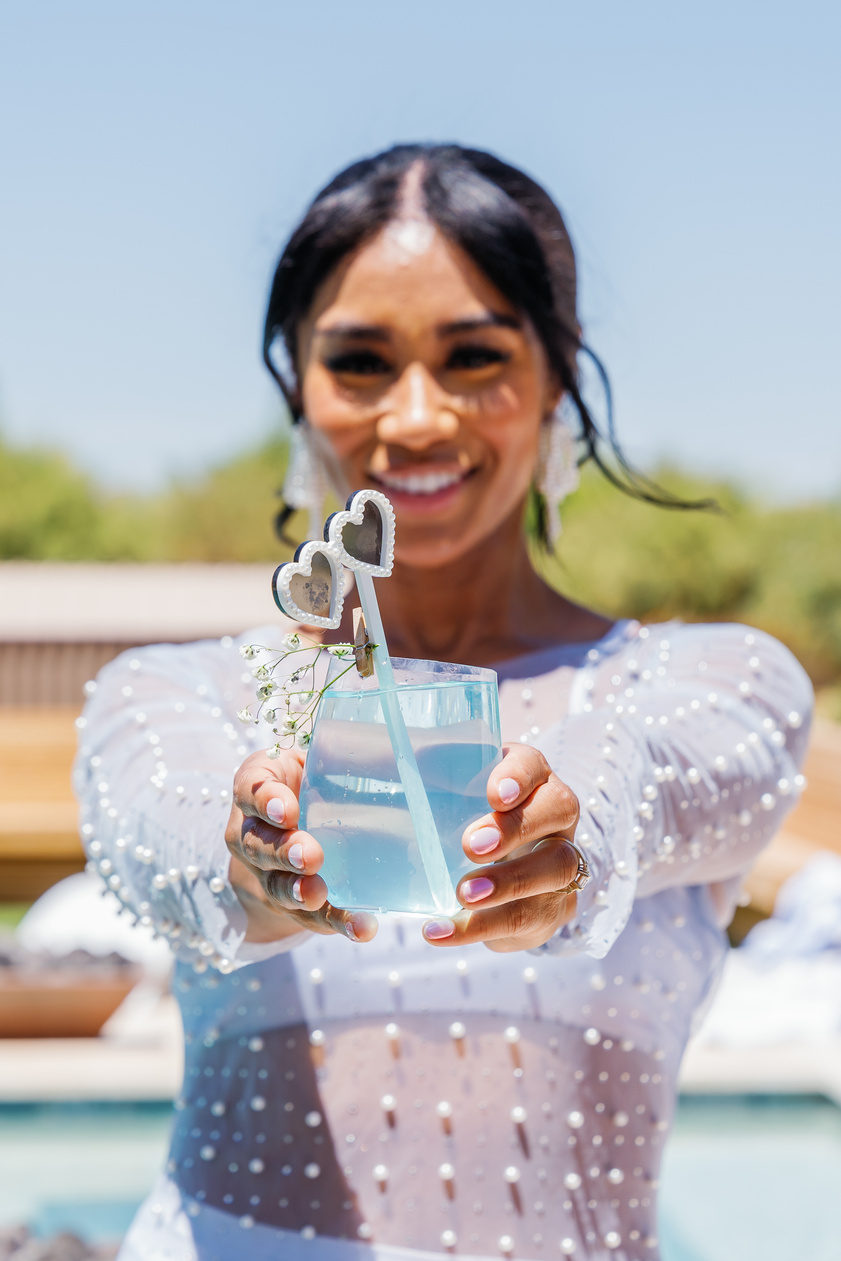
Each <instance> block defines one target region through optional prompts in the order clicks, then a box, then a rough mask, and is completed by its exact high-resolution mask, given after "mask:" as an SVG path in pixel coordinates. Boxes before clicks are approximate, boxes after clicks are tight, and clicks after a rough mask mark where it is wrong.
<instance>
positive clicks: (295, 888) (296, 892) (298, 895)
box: [292, 876, 304, 902]
mask: <svg viewBox="0 0 841 1261" xmlns="http://www.w3.org/2000/svg"><path fill="white" fill-rule="evenodd" d="M303 878H304V877H303V876H299V877H298V879H297V880H296V881H295V882H294V884H293V885H292V896H293V898H294V899H295V901H296V902H303V900H304V895H303V893H302V892H301V881H302V880H303Z"/></svg>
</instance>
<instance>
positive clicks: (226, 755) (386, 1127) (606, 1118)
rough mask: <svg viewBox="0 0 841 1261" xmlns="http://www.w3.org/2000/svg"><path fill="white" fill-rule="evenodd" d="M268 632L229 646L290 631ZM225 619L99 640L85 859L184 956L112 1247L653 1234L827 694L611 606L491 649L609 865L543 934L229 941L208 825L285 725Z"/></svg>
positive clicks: (496, 1246)
mask: <svg viewBox="0 0 841 1261" xmlns="http://www.w3.org/2000/svg"><path fill="white" fill-rule="evenodd" d="M282 633H283V632H282V631H279V630H278V629H277V628H274V629H272V628H262V629H260V630H258V631H254V632H251V633H249V634H248V635H247V636H244V637H243V641H242V642H258V643H264V644H269V645H275V644H277V643H278V642H279V640H280V636H281V635H282ZM238 644H239V641H237V642H232V641H230V640H222V641H221V642H219V641H214V642H206V643H199V644H191V645H186V646H185V645H176V646H173V645H161V646H158V647H152V648H146V649H143V650H140V651H136V652H133V653H128V654H124V655H123V656H122V657H120V658H118V659H117V660H116V661H115V662H113V663H112V664H111V665H109V666H107V667H106V668H105V669H104V670H103V671H102V673H101V674H100V676H99V679H98V682H97V684H96V687H95V690H94V691H93V692H92V695H91V697H90V700H89V702H88V705H87V707H86V710H85V714H84V717H83V719H82V720H80V721H81V724H82V730H81V742H80V743H81V747H80V753H79V757H78V761H77V766H76V787H77V791H78V795H79V798H80V800H81V803H82V825H83V835H84V840H85V843H86V847H87V851H88V854H89V857H90V859H91V862H92V863H93V864H95V866H96V869H97V870H98V871H99V872H100V873H101V875H102V877H103V879H104V880H105V881H106V882H107V883H108V885H109V886H110V887H111V888H113V889H115V890H116V891H117V894H118V896H119V897H120V898H121V900H122V901H123V902H124V904H125V906H126V908H127V913H131V914H133V915H135V916H137V917H138V918H140V919H141V920H142V921H143V922H145V923H152V924H154V925H155V926H156V927H157V929H158V930H159V931H160V932H161V933H162V934H164V935H166V936H167V937H168V938H169V940H170V942H171V945H172V948H173V951H174V952H175V954H176V956H177V965H176V970H175V977H174V988H175V993H176V994H177V997H178V999H179V1002H180V1004H181V1009H182V1013H183V1019H184V1030H185V1038H186V1043H187V1048H186V1052H187V1053H186V1069H185V1078H184V1086H183V1090H182V1092H181V1095H180V1097H179V1099H178V1100H177V1102H176V1105H175V1108H176V1111H175V1115H174V1123H173V1131H172V1145H171V1151H170V1158H169V1162H168V1164H167V1167H166V1169H165V1171H163V1172H162V1174H161V1178H160V1181H159V1182H158V1184H157V1185H156V1187H155V1188H154V1189H153V1191H152V1194H151V1195H150V1196H149V1198H148V1199H147V1201H146V1202H145V1204H144V1205H143V1207H142V1208H141V1210H140V1211H139V1213H138V1216H137V1218H136V1220H135V1223H134V1225H133V1227H132V1229H131V1231H130V1232H129V1235H128V1237H127V1239H126V1240H125V1242H124V1244H123V1249H122V1251H121V1253H120V1257H121V1259H122V1261H139V1259H140V1258H143V1259H144V1261H148V1259H149V1258H155V1259H157V1258H162V1259H163V1258H172V1259H175V1258H183V1259H184V1261H196V1259H197V1258H201V1261H205V1259H206V1261H211V1259H217V1258H218V1261H233V1259H234V1258H236V1259H237V1261H241V1259H243V1258H247V1259H248V1261H258V1259H259V1261H262V1258H269V1257H271V1258H276V1257H278V1256H282V1257H289V1258H293V1259H295V1261H297V1258H299V1257H300V1258H302V1259H303V1258H311V1259H312V1261H334V1259H335V1261H345V1259H347V1261H354V1259H356V1258H359V1261H367V1258H368V1257H369V1256H370V1257H371V1258H372V1261H373V1259H377V1261H396V1259H397V1258H404V1259H408V1258H414V1257H417V1256H419V1255H420V1254H427V1255H428V1256H433V1255H438V1256H442V1255H444V1256H446V1255H450V1256H458V1255H462V1256H468V1257H494V1258H500V1257H509V1256H510V1257H514V1258H531V1259H534V1261H542V1259H543V1258H557V1257H559V1256H561V1257H563V1256H574V1257H576V1258H590V1259H592V1258H598V1259H601V1258H608V1257H610V1258H621V1259H623V1261H637V1259H640V1261H642V1259H645V1261H656V1257H657V1255H658V1247H657V1237H656V1203H657V1195H656V1189H657V1179H658V1170H659V1165H660V1159H661V1155H662V1151H663V1144H664V1143H665V1142H666V1140H667V1138H668V1133H669V1128H670V1124H671V1120H672V1114H673V1111H674V1106H675V1093H676V1078H677V1072H678V1067H679V1064H680V1059H681V1054H682V1052H683V1049H684V1046H685V1043H686V1040H687V1037H688V1035H689V1033H690V1031H691V1028H692V1024H693V1020H694V1019H696V1018H697V1016H698V1013H699V1012H700V1011H701V1010H702V1009H703V1007H704V1005H705V1003H706V1002H707V1001H708V999H709V997H710V995H711V993H712V991H713V989H714V986H715V984H716V981H717V978H718V975H719V972H720V969H721V965H722V961H723V958H724V953H725V949H726V939H725V936H724V932H723V927H724V926H725V925H726V924H727V922H728V920H729V918H730V916H731V914H732V910H733V908H734V905H735V901H736V898H737V896H738V891H739V884H740V879H741V877H742V875H743V873H744V872H745V871H746V869H747V868H748V867H749V866H750V864H751V862H752V861H753V859H754V858H755V857H756V855H757V853H758V852H759V850H760V849H761V848H762V846H763V845H764V844H765V843H766V841H767V840H768V839H769V838H770V837H771V835H772V834H773V832H774V831H775V829H776V828H777V827H778V826H779V824H780V821H781V819H782V818H783V817H784V815H785V814H786V812H787V811H788V810H789V809H790V808H791V806H792V804H793V803H794V801H795V799H796V796H797V792H798V789H799V787H800V786H801V785H802V782H803V781H802V777H801V776H800V775H799V767H800V765H801V762H802V758H803V753H804V747H805V742H806V735H807V729H808V716H809V711H810V705H811V689H810V686H809V683H808V680H807V678H806V676H805V674H804V673H803V671H802V670H801V668H800V667H799V666H798V664H797V663H796V662H795V661H794V659H793V658H792V657H791V655H790V654H789V653H788V651H787V650H786V649H784V648H783V647H781V645H780V644H778V643H777V642H775V641H774V640H773V639H770V638H768V637H767V636H766V635H764V634H761V633H760V632H758V631H751V630H750V629H748V628H746V627H741V626H710V625H700V626H684V625H679V624H668V625H661V626H654V627H650V628H644V627H642V628H641V627H640V626H639V625H638V624H637V623H635V622H630V623H629V622H623V623H618V624H617V625H616V626H615V627H614V628H613V629H612V630H611V632H610V633H609V634H608V635H607V636H606V637H605V638H604V639H602V640H600V641H598V642H596V643H592V644H583V645H580V644H579V645H572V646H565V647H559V648H557V649H554V650H552V651H547V652H543V653H538V654H531V655H529V656H526V657H523V658H519V659H517V660H515V661H510V662H506V663H504V664H503V665H502V666H501V667H500V668H499V674H500V699H501V711H502V721H503V735H504V736H505V737H507V738H509V739H515V740H516V739H522V740H527V741H530V742H532V743H534V744H535V745H537V746H539V747H540V748H541V749H542V750H543V751H544V753H545V754H546V756H547V758H548V759H549V761H550V763H551V764H552V766H553V767H554V768H555V770H556V771H557V773H558V774H559V775H560V776H561V778H562V779H564V780H565V781H566V782H567V783H569V784H570V785H571V786H572V788H573V789H574V791H575V792H576V793H577V794H578V796H579V799H580V802H581V823H580V827H579V831H578V834H577V840H578V843H579V844H580V845H581V846H582V847H583V848H584V849H585V850H586V852H587V855H588V858H589V861H590V865H591V869H592V871H593V879H592V880H591V882H590V883H589V885H588V886H587V887H586V889H585V890H584V892H583V893H582V894H580V895H579V911H578V915H577V918H576V920H575V922H574V923H573V924H572V925H570V926H568V927H567V928H565V929H564V930H563V931H561V932H559V933H558V934H557V936H556V937H555V938H554V939H553V940H552V941H550V942H548V943H547V944H546V945H545V946H544V947H543V948H542V949H540V950H539V951H534V952H530V953H525V952H524V953H514V954H502V955H500V954H496V953H493V952H491V951H488V950H487V949H485V948H484V947H483V946H471V947H468V948H466V949H459V950H452V949H441V948H436V947H433V946H430V945H428V944H426V943H425V942H424V941H423V939H422V937H421V934H420V928H419V923H418V921H417V920H413V919H400V918H396V919H391V918H386V919H384V920H383V922H382V923H381V926H380V932H379V934H378V936H377V938H376V939H375V940H374V942H373V943H370V944H368V945H354V944H353V943H351V942H349V941H347V940H345V939H343V938H338V937H323V936H315V935H311V934H308V933H301V934H299V935H297V936H295V937H293V938H291V939H287V940H286V941H284V942H282V943H278V944H275V945H270V946H265V945H264V946H255V945H251V944H249V943H247V942H245V940H244V934H245V922H244V916H243V914H242V911H241V909H240V906H239V903H238V901H237V898H236V896H235V894H234V892H233V889H232V888H231V886H230V884H229V882H228V879H227V871H228V851H227V849H226V847H225V843H224V839H223V834H224V828H225V821H226V818H227V814H228V810H229V807H230V790H231V780H232V774H233V772H234V770H235V768H236V767H237V766H238V765H239V763H240V762H241V761H242V760H243V757H244V756H245V755H246V754H247V753H249V752H251V751H252V749H253V748H258V747H260V745H261V744H265V743H267V742H268V740H267V734H266V732H265V731H260V730H258V729H254V728H251V729H248V728H243V727H242V726H241V725H239V724H238V723H237V721H236V717H235V715H236V711H237V710H238V709H240V708H242V707H243V705H245V704H247V703H248V702H249V701H251V700H252V699H253V687H254V683H253V679H252V678H251V674H250V670H248V669H246V668H245V663H244V662H243V661H242V659H241V658H240V656H239V653H238Z"/></svg>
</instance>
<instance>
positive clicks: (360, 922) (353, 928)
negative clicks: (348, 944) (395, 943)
mask: <svg viewBox="0 0 841 1261" xmlns="http://www.w3.org/2000/svg"><path fill="white" fill-rule="evenodd" d="M372 928H373V930H374V932H376V931H377V920H376V916H374V915H370V914H368V912H367V911H357V913H356V914H355V915H354V917H353V919H349V920H347V921H346V923H345V936H346V937H348V938H349V939H350V940H351V941H362V934H363V933H367V932H370V930H371V929H372Z"/></svg>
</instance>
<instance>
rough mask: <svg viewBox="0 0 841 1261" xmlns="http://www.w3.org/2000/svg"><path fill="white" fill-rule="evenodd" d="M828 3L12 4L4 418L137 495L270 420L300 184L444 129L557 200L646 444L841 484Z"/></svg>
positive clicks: (0, 244) (759, 481)
mask: <svg viewBox="0 0 841 1261" xmlns="http://www.w3.org/2000/svg"><path fill="white" fill-rule="evenodd" d="M839 36H841V7H839V6H838V5H837V4H833V3H829V2H826V3H816V2H814V0H800V2H799V3H797V4H795V3H793V2H791V3H777V2H775V0H762V2H760V0H728V2H727V3H724V2H722V0H705V3H704V4H703V5H688V4H678V3H675V0H668V2H660V0H638V2H637V3H635V4H630V3H628V0H588V3H586V4H585V3H578V4H572V3H568V2H567V0H521V2H520V3H519V4H514V3H512V2H511V0H508V2H507V3H501V2H499V0H446V2H445V0H424V3H423V5H421V6H418V5H407V4H395V3H394V0H357V2H356V3H355V4H350V3H347V0H345V2H344V3H338V2H337V0H319V2H318V3H306V4H303V3H299V4H290V3H286V2H285V0H274V2H273V3H269V2H268V0H238V2H237V3H233V0H228V3H225V4H222V3H217V2H216V0H143V2H142V3H140V2H138V0H120V3H119V4H114V3H113V0H96V2H95V0H72V2H68V0H2V3H0V429H2V432H3V433H4V434H5V435H6V437H7V438H10V439H13V440H15V441H21V442H27V443H28V442H34V441H39V442H48V443H56V444H59V445H61V446H62V447H64V448H65V449H66V450H68V451H69V452H71V453H72V455H73V456H74V458H76V459H77V461H78V462H79V463H81V464H82V465H83V466H84V467H86V468H88V469H89V470H91V471H92V472H93V473H94V474H95V475H96V476H97V477H99V478H100V479H101V480H102V481H103V482H105V483H106V484H108V485H111V486H115V487H116V486H142V487H151V486H155V485H159V484H162V483H163V482H164V481H165V480H166V478H167V477H168V476H170V475H171V474H172V473H176V472H177V473H181V474H183V473H190V472H193V471H198V470H199V469H201V468H204V467H206V466H207V465H208V464H210V463H212V462H213V461H215V460H218V459H220V458H223V457H224V456H226V455H227V454H229V453H230V452H232V451H234V450H237V449H239V448H241V447H242V446H243V445H244V444H246V443H248V442H250V441H256V440H258V439H259V438H260V437H261V436H262V435H263V434H265V433H266V432H267V430H268V428H269V427H270V425H271V424H272V422H273V421H274V419H275V418H276V416H277V414H278V404H277V402H276V400H275V397H274V394H273V392H272V389H271V386H270V383H269V381H268V380H267V379H266V378H265V375H264V373H263V371H262V369H261V366H260V362H259V342H260V324H261V319H262V313H263V304H264V300H265V296H266V292H267V285H268V279H269V275H270V272H271V270H272V265H273V262H274V259H275V258H276V255H277V253H278V251H279V248H280V246H281V245H282V242H283V240H284V238H285V236H286V234H287V233H288V231H289V230H290V228H291V227H292V225H293V223H294V221H295V218H296V216H297V215H298V214H299V213H300V212H301V211H302V209H303V208H304V206H305V204H306V202H307V200H308V199H309V197H310V196H311V195H312V193H313V192H314V191H315V190H316V189H317V188H318V186H319V185H320V184H322V183H323V182H324V181H325V180H326V179H327V178H328V177H329V176H330V175H331V174H332V173H333V172H334V171H335V170H336V169H337V168H338V167H340V166H342V165H344V164H345V163H346V162H347V161H349V160H350V159H352V158H354V157H357V156H360V155H362V154H365V153H369V152H372V151H374V150H376V149H378V148H381V147H383V146H385V145H387V144H390V143H391V142H393V141H395V140H406V139H459V140H461V141H463V142H465V143H469V144H475V145H480V146H482V147H486V148H490V149H493V150H494V151H496V152H498V153H499V154H500V155H502V156H504V157H506V158H507V159H509V160H511V161H514V162H515V163H518V164H520V165H522V166H523V167H525V168H526V169H527V170H528V171H530V172H531V173H532V174H534V175H535V176H537V178H539V179H540V180H541V181H542V182H543V183H544V184H545V185H546V186H547V187H548V188H549V190H550V191H551V192H552V193H553V194H554V195H555V196H556V197H557V199H558V200H559V202H560V204H561V205H562V207H563V209H564V211H565V213H566V215H567V219H568V222H569V225H570V228H571V231H572V234H573V238H574V241H575V243H576V247H577V250H578V254H579V261H580V268H581V310H582V316H583V322H584V324H585V328H586V332H587V336H588V338H589V340H590V342H591V343H592V344H593V346H594V347H595V348H596V349H597V350H598V351H599V353H600V354H601V355H602V357H603V358H604V360H605V361H606V363H607V365H608V368H609V370H610V372H611V375H612V378H613V384H614V389H615V394H616V404H617V423H618V426H619V431H620V435H621V436H622V437H623V438H624V440H625V442H626V444H627V447H628V448H629V450H630V452H631V453H632V454H633V455H635V456H636V457H637V458H639V459H642V460H644V461H647V462H649V463H650V462H652V461H654V460H657V459H658V458H661V457H671V458H674V459H677V460H679V461H680V462H681V463H683V464H684V465H685V466H687V467H689V468H694V469H696V470H698V471H709V472H713V473H725V474H728V475H731V476H734V477H737V478H739V479H741V480H742V481H745V482H747V483H748V484H750V485H752V486H754V487H756V488H758V489H759V490H760V491H764V492H766V493H768V494H772V495H774V496H785V497H787V498H792V497H794V498H797V497H809V496H815V495H824V494H829V493H838V492H839V491H841V406H840V405H839V399H838V386H837V375H838V374H837V363H838V358H839V351H838V347H839V343H841V314H839V312H841V301H839V289H840V288H841V284H839V282H841V241H839V226H838V225H839V222H841V214H840V213H839V212H841V163H839V161H838V136H839V121H841V100H839V97H841V87H839V80H841V76H839V74H838V49H839Z"/></svg>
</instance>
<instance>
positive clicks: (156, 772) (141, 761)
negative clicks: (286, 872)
mask: <svg viewBox="0 0 841 1261" xmlns="http://www.w3.org/2000/svg"><path fill="white" fill-rule="evenodd" d="M257 633H258V634H259V632H257ZM265 634H266V635H271V636H273V638H274V639H277V638H278V633H277V630H276V629H274V630H272V631H266V632H265ZM238 642H239V641H237V642H234V641H232V640H230V639H223V640H222V641H221V642H220V641H218V640H213V641H207V642H201V643H197V644H186V645H183V644H175V645H174V644H159V645H155V646H153V647H147V648H142V649H137V650H134V651H132V652H128V653H123V654H122V655H121V656H120V657H118V658H117V659H116V660H115V661H112V662H111V663H110V664H109V665H107V666H106V667H105V668H104V669H103V670H102V671H101V672H100V674H99V675H98V677H97V680H96V682H95V683H93V684H89V685H88V689H87V690H88V693H89V699H88V702H87V705H86V706H85V711H84V714H83V716H82V718H81V719H80V720H79V723H80V727H81V731H80V742H79V743H80V748H79V754H78V756H77V759H76V764H75V768H74V787H75V790H76V795H77V797H78V799H79V802H80V807H81V811H80V813H81V831H82V839H83V841H84V843H85V848H86V850H87V854H88V857H89V859H90V862H91V864H93V865H94V866H95V868H96V870H97V871H98V872H99V873H100V875H102V877H103V878H104V879H105V881H106V883H107V884H108V886H109V887H110V888H111V889H113V890H114V891H115V892H116V894H117V896H118V897H119V898H120V900H121V901H122V902H123V904H124V905H125V907H126V908H127V909H128V911H129V912H131V913H133V914H134V915H135V916H136V917H137V918H138V919H139V920H140V922H141V923H143V924H147V925H151V926H153V927H154V928H155V929H156V930H157V931H158V932H160V933H162V934H164V935H165V936H166V937H167V938H168V939H169V941H170V944H171V946H172V948H173V950H175V952H176V954H177V955H179V957H181V958H185V959H190V960H194V961H195V964H196V965H197V968H198V969H201V967H203V966H206V965H204V964H203V963H202V958H205V959H206V960H207V961H208V963H209V964H210V965H212V966H214V967H216V968H218V969H219V970H221V971H223V972H224V971H229V970H230V969H231V968H232V967H233V966H234V960H236V962H238V963H243V962H247V961H251V960H253V959H257V958H264V957H266V956H267V955H270V954H275V953H278V952H279V951H282V950H284V949H286V948H288V947H289V946H290V945H292V944H296V943H297V942H298V940H299V936H298V935H296V936H294V937H291V938H288V939H286V941H285V942H277V943H272V944H271V945H269V946H252V945H249V944H246V943H245V942H244V938H245V928H246V923H245V914H244V912H243V910H242V908H241V906H240V903H239V901H238V899H237V897H236V894H235V893H234V890H233V888H232V886H231V884H230V883H229V881H228V867H229V863H230V854H229V852H228V849H227V846H226V845H225V839H224V837H225V825H226V823H227V818H228V814H229V811H230V808H231V784H232V780H233V775H234V772H235V770H236V769H237V767H238V766H239V765H240V764H241V763H242V761H243V760H244V758H245V757H247V756H248V754H250V753H252V752H254V750H255V749H256V748H258V747H260V743H261V740H262V741H263V742H265V732H262V733H261V732H259V731H258V729H256V728H254V727H253V726H252V727H243V726H242V725H241V724H240V723H238V722H237V719H236V712H237V709H239V708H241V707H243V706H245V705H246V704H248V702H249V701H252V700H253V692H254V683H253V679H252V677H251V674H250V673H249V672H248V671H247V670H245V671H244V670H243V667H244V666H245V663H244V662H243V661H242V660H241V659H240V657H239V653H238V650H237V649H238Z"/></svg>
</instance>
